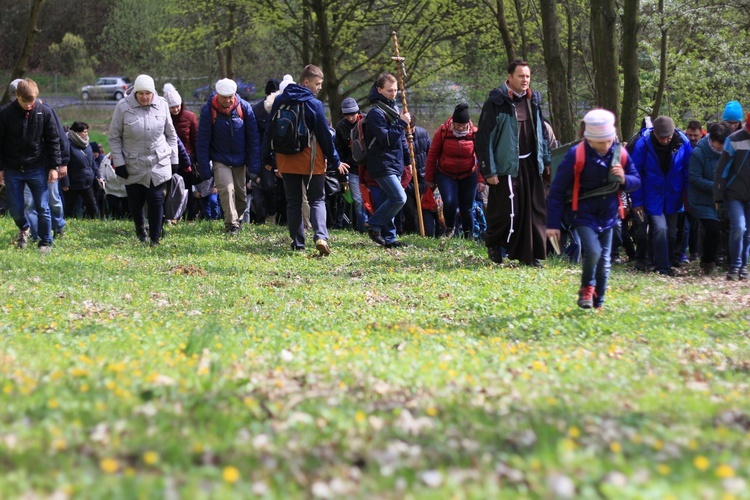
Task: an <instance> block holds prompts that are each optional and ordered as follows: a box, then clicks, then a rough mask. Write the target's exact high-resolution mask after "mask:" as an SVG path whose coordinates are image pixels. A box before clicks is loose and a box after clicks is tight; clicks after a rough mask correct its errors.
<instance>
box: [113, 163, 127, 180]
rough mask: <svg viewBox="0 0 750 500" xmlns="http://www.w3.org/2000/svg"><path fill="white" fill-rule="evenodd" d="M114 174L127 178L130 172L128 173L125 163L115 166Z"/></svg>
mask: <svg viewBox="0 0 750 500" xmlns="http://www.w3.org/2000/svg"><path fill="white" fill-rule="evenodd" d="M115 174H117V177H122V178H123V179H127V178H128V177H130V174H129V173H128V168H127V167H126V166H125V165H120V166H119V167H115Z"/></svg>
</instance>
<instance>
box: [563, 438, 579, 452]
mask: <svg viewBox="0 0 750 500" xmlns="http://www.w3.org/2000/svg"><path fill="white" fill-rule="evenodd" d="M577 447H578V445H577V444H576V442H575V441H573V440H572V439H563V441H562V448H563V450H565V451H575V449H576V448H577Z"/></svg>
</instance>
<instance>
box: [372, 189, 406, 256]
mask: <svg viewBox="0 0 750 500" xmlns="http://www.w3.org/2000/svg"><path fill="white" fill-rule="evenodd" d="M375 182H377V183H378V186H379V187H380V191H381V196H380V198H381V200H380V206H379V207H378V208H377V210H375V213H374V214H372V215H371V216H370V230H372V231H380V232H381V234H382V235H383V239H384V240H385V242H386V243H393V242H395V241H396V239H397V235H396V224H395V223H394V221H393V218H394V217H395V216H396V214H397V213H398V212H399V211H400V210H401V208H402V207H403V206H404V204H406V192H404V188H402V187H401V180H400V179H399V178H398V177H397V176H395V175H386V176H384V177H378V178H377V179H375Z"/></svg>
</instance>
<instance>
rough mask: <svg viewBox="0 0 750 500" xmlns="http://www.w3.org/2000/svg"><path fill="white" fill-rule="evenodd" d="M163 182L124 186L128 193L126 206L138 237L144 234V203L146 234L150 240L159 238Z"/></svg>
mask: <svg viewBox="0 0 750 500" xmlns="http://www.w3.org/2000/svg"><path fill="white" fill-rule="evenodd" d="M163 190H164V183H162V184H159V185H158V186H154V184H153V182H152V183H151V185H150V186H149V187H146V186H144V185H143V184H130V185H128V186H125V191H126V192H127V193H128V207H129V208H130V213H131V214H132V215H133V222H135V233H136V235H137V236H138V237H139V238H140V237H142V236H145V231H144V227H145V223H146V220H145V219H146V218H145V215H144V213H143V207H144V205H147V206H148V235H149V238H151V241H157V242H158V241H159V240H160V239H161V221H162V218H163V217H164V191H163Z"/></svg>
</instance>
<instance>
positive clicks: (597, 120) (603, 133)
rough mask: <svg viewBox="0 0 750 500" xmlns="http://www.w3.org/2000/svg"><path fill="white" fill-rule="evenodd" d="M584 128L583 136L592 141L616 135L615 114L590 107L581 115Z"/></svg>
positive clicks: (612, 137)
mask: <svg viewBox="0 0 750 500" xmlns="http://www.w3.org/2000/svg"><path fill="white" fill-rule="evenodd" d="M583 123H585V124H586V130H584V132H583V136H584V137H585V138H586V139H591V140H592V141H606V140H609V139H614V138H615V136H616V135H617V129H615V115H614V114H612V112H610V111H607V110H606V109H592V110H591V111H589V112H588V113H586V116H584V117H583Z"/></svg>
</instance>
